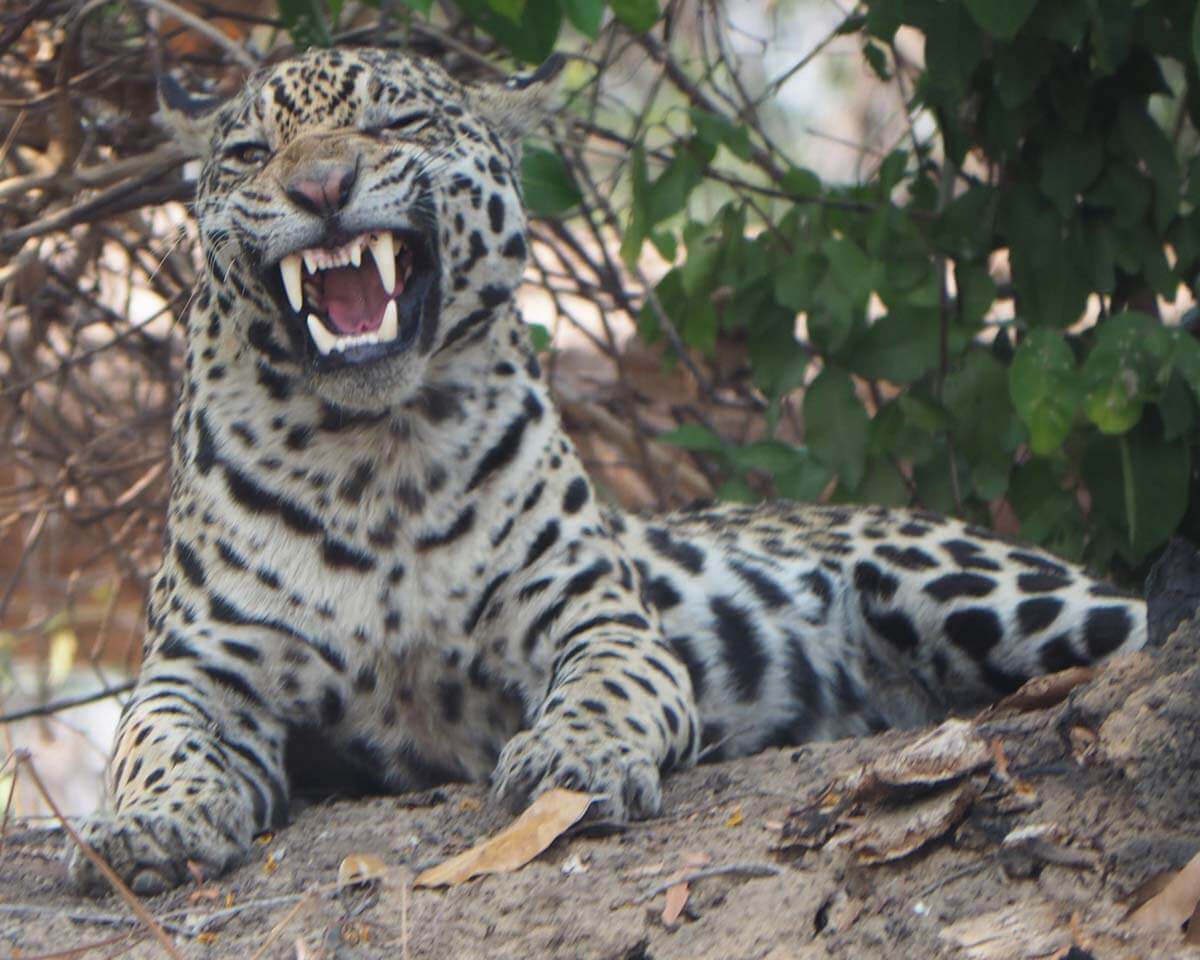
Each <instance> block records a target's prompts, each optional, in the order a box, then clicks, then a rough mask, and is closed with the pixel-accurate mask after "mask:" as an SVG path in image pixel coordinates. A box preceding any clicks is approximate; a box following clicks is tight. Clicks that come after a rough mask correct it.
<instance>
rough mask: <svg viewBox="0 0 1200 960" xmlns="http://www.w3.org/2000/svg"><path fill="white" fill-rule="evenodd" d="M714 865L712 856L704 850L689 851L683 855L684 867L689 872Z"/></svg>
mask: <svg viewBox="0 0 1200 960" xmlns="http://www.w3.org/2000/svg"><path fill="white" fill-rule="evenodd" d="M710 863H712V854H711V853H706V852H705V851H703V850H689V851H688V852H687V853H685V854H684V855H683V865H684V867H685V868H686V869H688V870H700V869H702V868H703V867H707V866H708V865H709V864H710Z"/></svg>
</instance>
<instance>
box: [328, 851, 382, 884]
mask: <svg viewBox="0 0 1200 960" xmlns="http://www.w3.org/2000/svg"><path fill="white" fill-rule="evenodd" d="M386 870H387V865H386V864H384V862H383V861H382V860H381V859H380V858H379V857H377V856H375V854H373V853H352V854H350V855H349V856H347V857H343V858H342V862H341V863H340V864H339V865H338V886H339V887H346V886H350V885H351V884H356V883H365V882H366V881H368V880H377V879H379V877H381V876H383V874H384V872H385V871H386Z"/></svg>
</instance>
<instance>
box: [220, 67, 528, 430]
mask: <svg viewBox="0 0 1200 960" xmlns="http://www.w3.org/2000/svg"><path fill="white" fill-rule="evenodd" d="M536 76H537V75H535V80H534V81H533V82H532V83H529V84H526V85H525V87H524V88H523V89H522V88H512V87H510V88H504V87H496V88H476V87H467V86H463V85H461V84H459V83H457V82H455V81H454V80H452V79H451V78H450V77H449V76H448V75H447V74H446V73H445V72H444V71H443V70H442V69H441V68H439V67H437V66H436V65H434V64H431V63H428V62H425V61H421V60H416V59H411V58H408V57H405V56H401V55H398V54H393V53H386V52H383V51H374V50H361V51H345V50H341V51H339V50H332V51H328V50H326V51H314V52H310V53H308V54H305V55H304V56H302V57H299V58H297V59H294V60H290V61H287V62H284V63H281V64H279V65H278V66H275V67H273V68H271V69H269V70H268V71H266V72H265V73H263V74H261V75H259V76H258V77H257V78H255V79H254V80H252V81H251V83H250V84H249V85H248V86H247V87H246V89H245V90H244V91H243V92H242V93H241V94H240V95H239V96H238V97H236V98H235V99H234V100H233V101H232V102H230V103H228V104H226V105H225V106H223V107H222V108H220V110H219V111H218V112H217V113H216V114H214V115H212V117H211V118H210V119H209V121H208V124H207V127H206V128H205V133H206V135H207V140H206V142H207V152H206V156H205V159H204V167H203V172H202V174H201V179H200V184H199V190H198V196H197V215H198V220H199V225H200V233H201V242H202V244H203V248H204V253H205V259H206V261H207V266H208V270H209V272H210V276H211V279H212V281H213V282H214V284H215V286H216V289H217V290H218V291H219V292H223V293H224V294H225V297H226V299H227V301H228V300H229V298H232V302H233V303H235V304H236V305H237V306H236V307H235V308H234V309H233V310H232V311H231V313H232V314H233V317H232V322H231V323H230V324H227V325H226V326H227V327H229V328H230V329H229V331H228V333H227V334H226V335H228V336H237V337H240V338H242V339H243V340H244V341H245V343H246V344H247V345H248V346H249V347H250V348H251V349H254V350H257V351H258V352H259V353H260V354H261V357H260V358H259V359H260V362H262V363H265V364H267V365H269V366H272V367H276V368H279V370H280V371H281V372H286V373H287V374H289V375H298V376H299V377H300V379H301V380H302V381H303V382H305V383H306V384H307V385H308V386H309V388H310V389H311V390H312V391H313V392H315V393H316V394H318V395H320V396H321V397H322V398H324V399H326V400H329V401H331V402H333V403H336V404H338V405H342V406H348V407H351V408H354V409H361V410H379V409H383V408H386V407H388V406H391V405H393V404H397V403H402V402H404V401H405V400H406V399H409V398H411V397H412V396H413V395H415V393H416V392H417V391H418V390H419V389H420V387H421V385H422V380H423V376H424V374H425V372H426V370H427V368H428V364H429V363H430V360H431V358H433V357H435V356H436V355H438V354H439V353H442V352H445V351H450V350H453V349H454V348H455V347H461V346H462V345H463V344H464V343H467V342H469V341H470V339H471V338H472V337H475V336H481V335H483V334H484V333H486V330H487V327H488V321H489V320H490V318H491V317H492V315H493V312H494V311H495V310H496V309H498V308H501V307H502V306H503V305H504V304H505V303H506V302H507V301H508V300H509V299H510V298H511V296H512V293H513V291H514V290H515V289H516V287H517V285H518V284H519V283H520V281H521V275H522V272H523V270H524V266H525V259H526V242H525V216H524V212H523V209H522V206H521V197H520V192H519V186H518V182H517V177H518V169H517V167H518V159H519V140H520V136H521V133H522V132H523V131H524V130H525V129H526V127H527V126H528V120H529V119H532V118H533V117H535V116H536V112H537V107H538V104H537V103H536V101H535V102H532V103H531V102H530V100H534V99H535V98H536V96H537V90H536V89H534V88H541V87H542V86H543V83H542V82H541V80H538V79H536ZM239 308H240V309H239Z"/></svg>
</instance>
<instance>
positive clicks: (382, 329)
mask: <svg viewBox="0 0 1200 960" xmlns="http://www.w3.org/2000/svg"><path fill="white" fill-rule="evenodd" d="M399 332H400V323H399V319H398V317H397V314H396V301H395V300H389V301H388V302H387V306H386V307H384V308H383V320H382V321H381V322H380V324H379V332H378V333H376V335H375V336H376V338H377V340H378V342H379V343H389V342H391V341H392V340H395V339H396V335H397V334H398V333H399Z"/></svg>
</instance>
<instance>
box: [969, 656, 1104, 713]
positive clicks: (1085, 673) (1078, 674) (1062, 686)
mask: <svg viewBox="0 0 1200 960" xmlns="http://www.w3.org/2000/svg"><path fill="white" fill-rule="evenodd" d="M1099 672H1100V671H1099V668H1097V667H1067V669H1066V670H1060V671H1058V673H1048V674H1044V675H1043V676H1040V677H1034V678H1033V679H1032V680H1030V681H1028V682H1027V683H1025V685H1024V686H1022V687H1021V689H1019V690H1018V691H1017V692H1016V693H1010V694H1009V695H1008V696H1007V697H1005V698H1004V699H1003V700H1000V701H999V702H997V703H996V705H995V706H993V707H992V708H991V709H990V710H989V711H988V712H987V715H988V716H991V715H994V714H998V713H1023V712H1025V711H1028V710H1044V709H1046V708H1047V707H1053V706H1054V705H1055V704H1058V703H1062V701H1064V700H1065V699H1067V694H1069V693H1070V692H1071V691H1072V690H1074V689H1075V688H1076V687H1078V686H1079V685H1080V684H1083V683H1087V682H1088V681H1089V680H1092V679H1093V678H1094V677H1095V676H1096V674H1097V673H1099Z"/></svg>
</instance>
